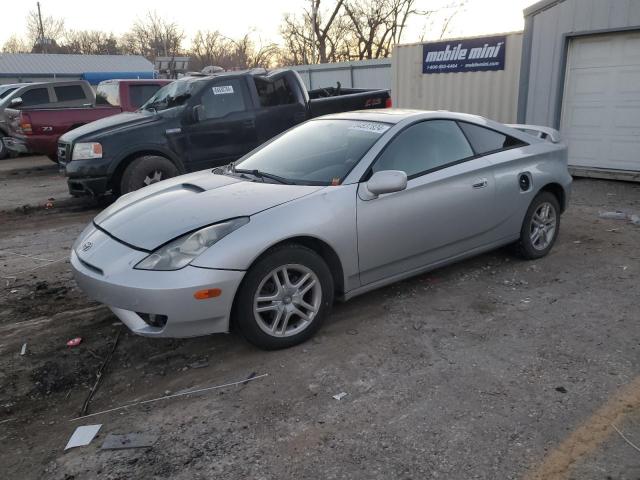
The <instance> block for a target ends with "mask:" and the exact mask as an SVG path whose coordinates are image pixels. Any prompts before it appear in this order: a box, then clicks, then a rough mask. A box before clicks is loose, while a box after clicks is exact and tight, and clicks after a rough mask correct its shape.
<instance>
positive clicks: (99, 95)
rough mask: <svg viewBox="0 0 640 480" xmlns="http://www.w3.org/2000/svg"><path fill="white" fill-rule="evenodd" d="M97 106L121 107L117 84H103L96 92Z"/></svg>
mask: <svg viewBox="0 0 640 480" xmlns="http://www.w3.org/2000/svg"><path fill="white" fill-rule="evenodd" d="M96 105H111V106H112V107H119V106H120V89H119V86H118V84H117V83H103V84H101V85H98V89H97V90H96Z"/></svg>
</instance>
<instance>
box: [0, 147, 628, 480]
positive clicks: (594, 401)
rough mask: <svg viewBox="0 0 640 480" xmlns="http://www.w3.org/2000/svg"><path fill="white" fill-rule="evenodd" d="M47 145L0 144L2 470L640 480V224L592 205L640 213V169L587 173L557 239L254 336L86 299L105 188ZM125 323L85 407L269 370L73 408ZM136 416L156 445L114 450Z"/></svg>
mask: <svg viewBox="0 0 640 480" xmlns="http://www.w3.org/2000/svg"><path fill="white" fill-rule="evenodd" d="M47 162H48V160H46V159H44V160H43V159H42V158H22V159H15V160H11V161H6V162H0V277H2V278H0V282H2V283H1V284H0V287H1V288H0V478H3V479H5V478H6V479H31V478H44V479H60V480H62V479H66V480H70V479H94V478H98V479H130V478H136V479H137V478H145V479H169V478H171V479H200V478H201V479H211V478H228V479H245V478H253V479H285V478H295V479H320V478H322V479H337V478H340V479H360V478H362V479H391V478H393V479H395V478H398V479H425V478H435V479H437V478H442V479H575V480H578V479H580V480H596V479H598V480H605V479H610V480H623V479H624V480H638V478H640V451H639V450H636V449H635V448H634V447H633V445H632V444H635V445H636V446H640V376H639V371H640V322H639V317H638V311H639V308H638V307H639V305H640V288H639V283H638V280H639V271H640V251H639V250H638V245H640V226H636V225H633V224H631V223H630V222H627V221H624V220H609V219H602V218H599V213H600V212H605V211H611V210H616V209H619V210H625V211H628V212H630V213H633V212H634V213H640V184H632V183H624V182H609V181H597V180H576V181H575V182H574V195H573V198H572V202H571V206H570V209H569V210H568V211H567V212H566V213H565V215H564V216H563V218H562V227H561V234H560V237H559V240H558V243H557V244H556V246H555V247H554V249H553V251H552V252H551V254H550V255H549V256H548V257H546V258H544V259H541V260H538V261H534V262H525V261H521V260H519V259H517V258H515V257H514V256H513V255H512V254H511V253H510V252H509V251H508V250H506V249H505V250H499V251H496V252H493V253H490V254H487V255H482V256H480V257H477V258H474V259H471V260H468V261H465V262H463V263H460V264H457V265H454V266H450V267H447V268H443V269H440V270H437V271H434V272H431V273H429V274H426V275H421V276H419V277H416V278H413V279H410V280H407V281H404V282H401V283H399V284H396V285H393V286H391V287H388V288H384V289H381V290H378V291H374V292H371V293H369V294H367V295H364V296H362V297H359V298H356V299H354V300H352V301H350V302H348V303H345V304H338V305H336V306H335V308H334V311H333V315H332V316H331V317H330V318H329V320H328V321H327V323H326V324H325V325H324V327H323V328H322V329H321V331H320V332H319V334H318V335H317V336H316V337H315V338H313V339H312V340H310V341H309V342H307V343H305V344H303V345H300V346H298V347H295V348H291V349H289V350H285V351H277V352H263V351H260V350H257V349H255V348H253V347H252V346H250V345H249V344H247V343H246V342H245V341H244V340H243V339H242V338H240V337H238V336H237V335H235V334H230V335H218V336H210V337H204V338H196V339H188V340H159V339H146V338H142V337H137V336H133V335H131V334H130V333H129V332H128V330H127V329H126V327H124V326H122V324H120V322H119V321H118V320H117V318H116V317H115V316H114V315H112V314H111V313H110V312H109V310H107V309H106V308H104V307H102V306H100V305H98V304H96V303H94V302H92V301H90V300H89V299H88V298H87V297H85V296H84V294H83V293H82V292H80V291H79V290H78V288H77V287H76V285H75V283H74V282H73V279H72V276H71V272H70V266H69V263H68V261H67V257H68V252H69V249H70V246H71V244H72V242H73V240H74V239H75V237H76V236H77V235H78V233H79V232H80V231H81V230H82V228H83V227H84V225H85V224H86V223H88V222H89V221H90V219H91V218H92V217H93V216H94V215H95V214H96V213H97V212H98V211H99V210H100V208H103V205H98V204H96V203H95V202H92V201H87V200H78V199H70V198H68V197H67V195H66V194H65V193H64V192H65V191H66V187H65V182H64V179H63V178H61V177H59V176H58V173H57V171H56V168H55V165H53V164H50V163H49V164H47ZM50 198H54V200H52V201H51V202H52V205H49V207H51V208H45V204H46V203H47V202H48V201H49V199H50ZM25 205H27V206H25ZM118 334H119V341H118V344H117V346H116V347H115V352H114V353H113V356H112V358H111V361H110V362H109V363H108V365H107V367H106V369H105V370H104V373H103V377H102V382H101V385H100V386H99V388H98V390H97V392H96V393H95V395H94V397H93V400H92V402H91V404H90V406H89V413H95V412H100V411H103V410H108V409H112V408H116V407H119V406H123V405H128V404H131V403H133V402H138V401H142V400H148V399H153V398H156V397H161V396H164V395H169V394H175V393H179V392H184V391H186V390H189V389H201V388H206V387H209V386H216V385H223V384H227V383H234V382H238V381H243V380H246V379H248V378H250V377H258V376H260V375H264V374H266V375H267V376H264V377H260V378H256V379H254V380H252V381H250V382H247V383H244V384H239V385H233V386H228V387H222V388H218V389H214V390H209V391H206V392H201V393H197V394H193V395H187V396H179V397H174V398H170V399H165V400H160V401H157V402H152V403H146V404H143V405H137V406H131V407H129V408H125V409H120V410H117V411H114V412H110V413H104V414H99V415H96V416H93V417H88V418H84V419H81V420H77V421H73V419H74V418H76V417H77V416H78V415H79V413H80V411H81V408H82V405H83V403H84V401H85V399H86V398H87V395H88V393H89V390H90V388H91V386H92V385H93V384H94V382H95V380H96V373H97V372H98V370H99V368H100V366H101V365H102V363H103V362H104V360H105V359H106V358H107V357H108V356H109V355H110V352H111V350H112V347H113V342H114V340H115V338H116V336H117V335H118ZM74 337H81V338H82V343H81V344H80V345H79V346H77V347H73V348H70V347H67V346H66V342H67V341H68V340H69V339H71V338H74ZM25 343H26V345H27V346H26V353H25V355H21V354H20V352H21V348H22V346H23V344H25ZM341 392H346V395H345V396H344V397H342V398H341V399H340V400H336V399H334V398H333V395H336V394H339V393H341ZM91 424H102V427H101V429H100V431H99V433H98V436H97V437H96V438H95V439H94V440H93V442H92V443H91V444H90V445H88V446H86V447H79V448H76V449H73V450H69V451H67V452H65V451H64V447H65V445H66V443H67V441H68V439H69V437H70V436H71V434H72V433H73V431H74V429H75V428H76V427H77V426H81V425H91ZM612 425H613V426H615V427H616V428H617V429H618V430H619V432H620V433H618V432H617V431H616V430H615V429H614V428H613V426H612ZM132 432H138V433H143V434H145V435H149V436H151V437H152V438H153V446H151V447H147V448H139V449H128V450H101V448H100V447H101V445H102V443H103V441H104V439H105V438H106V436H107V435H108V434H127V433H132ZM622 435H624V437H626V440H625V439H624V438H623V436H622Z"/></svg>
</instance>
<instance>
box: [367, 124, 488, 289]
mask: <svg viewBox="0 0 640 480" xmlns="http://www.w3.org/2000/svg"><path fill="white" fill-rule="evenodd" d="M491 168H492V167H491V165H490V163H489V162H488V161H487V160H486V159H485V158H484V157H477V156H476V155H475V154H474V152H473V150H472V148H471V146H470V145H469V143H468V141H467V140H466V138H465V136H464V134H463V133H462V131H461V130H460V128H459V127H458V125H457V124H456V123H455V122H454V121H450V120H427V121H423V122H420V123H417V124H413V125H411V126H409V127H408V128H406V129H405V130H403V131H402V132H400V133H399V134H398V135H397V136H396V137H395V138H394V139H393V140H391V142H390V143H389V145H387V147H386V148H385V150H384V151H383V152H382V153H381V154H380V156H379V157H378V158H377V159H376V161H375V162H374V163H373V165H372V167H371V172H372V173H375V172H376V171H381V170H402V171H404V172H406V174H407V177H408V182H407V188H406V189H405V190H403V191H400V192H395V193H390V194H386V195H380V196H378V197H377V198H374V199H369V198H370V196H367V195H365V194H364V192H363V189H365V185H364V183H361V184H360V185H359V187H358V199H357V227H358V252H359V268H360V281H361V283H362V285H366V284H369V283H372V282H375V281H378V280H382V279H385V278H388V277H392V276H394V275H399V274H402V273H405V272H410V271H412V270H416V269H419V268H421V267H424V266H426V265H431V264H434V263H437V262H439V261H443V260H446V259H448V258H452V257H455V256H457V255H460V254H462V253H464V252H466V251H469V250H472V249H474V248H477V247H479V246H481V245H482V244H483V242H485V241H486V237H487V236H488V234H489V232H490V231H491V230H492V229H493V228H494V227H495V225H496V224H497V223H498V221H497V220H496V219H494V218H492V214H491V212H492V210H493V208H494V207H495V201H496V195H495V181H494V178H493V175H492V170H491Z"/></svg>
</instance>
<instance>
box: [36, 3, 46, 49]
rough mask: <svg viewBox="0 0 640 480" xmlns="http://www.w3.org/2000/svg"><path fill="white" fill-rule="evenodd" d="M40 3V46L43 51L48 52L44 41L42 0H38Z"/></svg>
mask: <svg viewBox="0 0 640 480" xmlns="http://www.w3.org/2000/svg"><path fill="white" fill-rule="evenodd" d="M37 5H38V23H39V24H40V47H41V48H42V53H47V46H46V45H45V41H44V27H43V26H42V13H40V2H37Z"/></svg>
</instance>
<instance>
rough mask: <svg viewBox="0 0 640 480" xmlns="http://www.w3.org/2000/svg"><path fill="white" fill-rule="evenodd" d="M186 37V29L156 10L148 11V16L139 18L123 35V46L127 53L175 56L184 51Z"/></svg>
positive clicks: (154, 56)
mask: <svg viewBox="0 0 640 480" xmlns="http://www.w3.org/2000/svg"><path fill="white" fill-rule="evenodd" d="M184 38H185V34H184V31H183V30H182V29H181V28H180V27H179V26H178V24H177V23H174V22H170V21H168V20H165V19H164V18H162V17H160V16H159V15H158V14H157V13H156V12H148V13H147V16H146V18H144V19H141V20H137V21H136V22H135V23H134V24H133V27H132V28H131V30H130V31H129V32H127V33H125V34H124V35H123V36H122V48H123V50H124V51H125V52H126V53H132V54H138V55H144V56H145V57H147V58H150V59H154V58H156V57H175V56H177V55H179V54H181V53H182V42H183V41H184Z"/></svg>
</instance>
